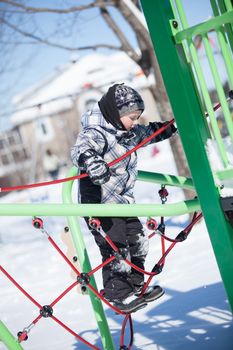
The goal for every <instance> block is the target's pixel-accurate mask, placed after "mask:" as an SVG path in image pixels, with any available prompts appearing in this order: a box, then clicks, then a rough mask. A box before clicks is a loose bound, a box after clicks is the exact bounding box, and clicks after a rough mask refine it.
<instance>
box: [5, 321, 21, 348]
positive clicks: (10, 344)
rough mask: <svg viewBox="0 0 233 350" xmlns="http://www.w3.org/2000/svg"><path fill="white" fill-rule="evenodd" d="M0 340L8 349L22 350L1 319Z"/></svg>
mask: <svg viewBox="0 0 233 350" xmlns="http://www.w3.org/2000/svg"><path fill="white" fill-rule="evenodd" d="M1 341H2V342H3V344H5V345H6V347H7V349H9V350H23V348H22V346H21V345H20V343H19V342H18V340H17V339H15V337H14V336H13V335H12V334H11V332H10V331H9V329H8V328H7V327H6V326H5V325H4V323H3V322H2V321H0V342H1Z"/></svg>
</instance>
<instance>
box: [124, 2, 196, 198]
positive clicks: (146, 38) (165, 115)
mask: <svg viewBox="0 0 233 350" xmlns="http://www.w3.org/2000/svg"><path fill="white" fill-rule="evenodd" d="M117 7H118V9H119V11H120V12H121V14H122V15H123V17H124V18H125V20H126V21H127V22H128V23H129V24H130V25H131V26H132V28H133V29H134V31H135V33H137V36H138V37H140V39H141V40H142V41H143V42H144V45H143V46H144V47H145V46H146V47H147V50H148V57H149V61H150V65H151V68H152V69H153V72H154V75H155V82H156V85H155V86H151V88H150V90H151V93H152V95H153V97H154V99H155V101H156V105H157V107H158V112H159V115H160V118H161V120H162V121H167V120H170V119H172V118H174V116H173V113H172V109H171V105H170V102H169V100H168V96H167V92H166V89H165V85H164V82H163V78H162V75H161V72H160V68H159V64H158V61H157V58H156V55H155V52H154V48H153V44H152V41H151V38H150V35H149V32H148V30H147V28H146V27H145V26H144V25H143V24H142V23H141V22H140V21H139V20H138V18H137V17H136V16H135V15H134V14H133V13H132V12H131V11H130V10H129V8H128V7H127V6H126V5H125V3H124V1H118V2H117ZM138 43H139V44H140V40H139V41H138ZM138 64H139V65H141V64H140V61H139V62H138ZM141 68H142V69H143V67H142V65H141ZM169 141H170V145H171V149H172V153H173V156H174V159H175V162H176V166H177V170H178V174H179V175H181V176H190V171H189V167H188V164H187V160H186V156H185V153H184V150H183V146H182V144H181V141H180V138H179V137H172V138H171V139H170V140H169ZM184 192H185V197H186V198H187V199H188V198H193V192H191V191H184Z"/></svg>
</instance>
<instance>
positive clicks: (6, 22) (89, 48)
mask: <svg viewBox="0 0 233 350" xmlns="http://www.w3.org/2000/svg"><path fill="white" fill-rule="evenodd" d="M0 22H2V23H4V24H5V25H6V26H8V27H9V28H11V29H13V30H14V31H16V32H17V33H20V34H21V35H23V36H25V37H28V38H31V39H34V40H36V41H37V42H39V43H41V44H46V45H49V46H53V47H57V48H59V49H63V50H68V51H80V50H97V49H99V48H107V49H111V50H122V49H121V47H118V46H114V45H110V44H96V45H91V46H80V47H70V46H65V45H61V44H58V43H53V42H51V41H49V40H47V39H43V38H40V37H38V36H37V35H34V34H32V33H29V32H26V31H24V30H22V29H20V28H18V27H17V26H15V25H14V24H12V23H9V22H8V21H6V20H5V19H1V20H0Z"/></svg>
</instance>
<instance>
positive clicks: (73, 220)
mask: <svg viewBox="0 0 233 350" xmlns="http://www.w3.org/2000/svg"><path fill="white" fill-rule="evenodd" d="M76 173H77V169H76V170H75V168H72V170H71V172H70V174H69V175H68V176H75V175H76ZM72 185H73V181H69V182H65V183H64V184H63V192H62V197H63V202H64V203H66V204H69V203H70V204H72V195H71V193H72ZM78 220H79V219H78V218H77V217H75V216H68V217H67V221H68V225H69V228H70V232H71V234H72V238H73V242H74V246H75V249H76V252H77V256H78V259H79V261H80V265H81V267H82V272H89V271H91V270H92V268H91V264H90V261H89V257H88V253H87V249H86V246H85V243H84V240H83V236H82V233H81V229H80V223H79V221H78ZM90 284H91V285H92V287H94V288H95V289H97V286H96V282H95V278H94V276H93V275H92V276H91V279H90ZM88 293H89V296H90V300H91V303H92V307H93V310H94V314H95V318H96V321H97V324H98V327H99V331H100V335H101V339H102V343H103V347H104V349H105V350H114V344H113V341H112V337H111V333H110V330H109V327H108V322H107V319H106V317H105V313H104V310H103V306H102V303H101V300H100V299H99V298H98V297H97V296H96V295H95V294H94V293H93V292H92V291H91V290H89V289H88Z"/></svg>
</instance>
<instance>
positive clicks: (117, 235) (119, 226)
mask: <svg viewBox="0 0 233 350" xmlns="http://www.w3.org/2000/svg"><path fill="white" fill-rule="evenodd" d="M99 220H100V223H101V226H102V228H103V230H104V232H105V233H106V234H107V235H108V236H109V237H110V238H111V240H112V241H113V243H115V245H116V246H117V247H118V248H127V240H126V219H125V218H110V217H105V218H102V217H101V218H99ZM86 221H87V220H86ZM91 232H92V234H93V235H94V237H95V241H96V243H97V245H98V246H99V249H100V253H101V255H102V259H103V261H105V260H106V259H108V258H109V257H110V256H111V255H112V254H113V250H112V248H111V247H110V246H109V244H108V243H107V242H106V240H105V239H104V238H103V237H102V236H101V235H100V234H99V233H98V232H97V231H95V230H91ZM130 272H131V267H130V266H129V265H127V264H126V263H125V262H124V261H123V260H120V261H118V260H116V259H115V260H113V261H112V262H111V263H110V264H107V265H106V266H104V267H103V269H102V275H103V285H104V291H105V296H106V298H107V299H109V300H111V301H114V300H116V299H117V300H123V299H125V298H126V297H127V296H128V295H129V294H130V293H131V292H132V291H133V285H132V283H131V281H130Z"/></svg>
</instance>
